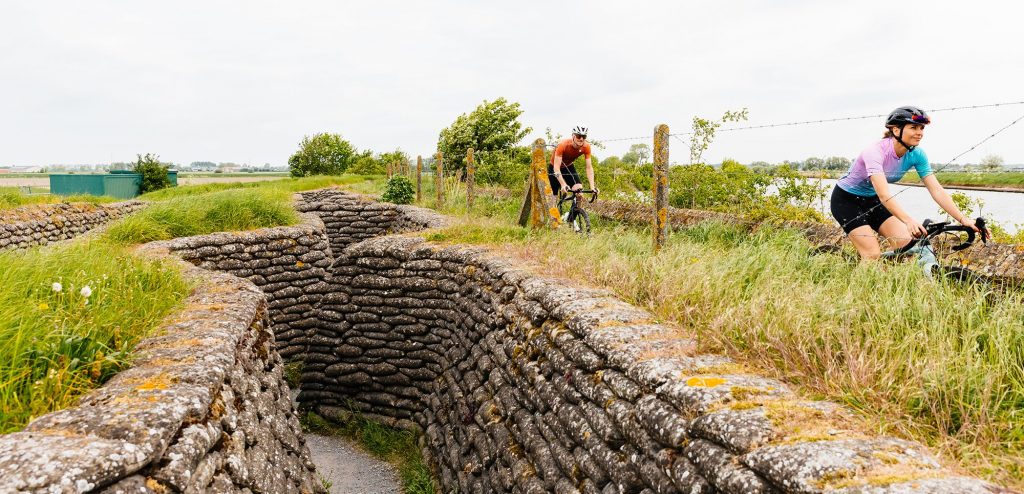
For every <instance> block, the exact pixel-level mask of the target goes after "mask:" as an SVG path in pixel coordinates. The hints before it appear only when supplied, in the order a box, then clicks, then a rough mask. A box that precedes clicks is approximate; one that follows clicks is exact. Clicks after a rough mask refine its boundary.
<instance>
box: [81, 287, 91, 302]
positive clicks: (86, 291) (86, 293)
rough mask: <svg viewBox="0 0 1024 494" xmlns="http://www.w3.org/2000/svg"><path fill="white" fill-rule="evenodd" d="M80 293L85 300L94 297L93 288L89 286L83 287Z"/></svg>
mask: <svg viewBox="0 0 1024 494" xmlns="http://www.w3.org/2000/svg"><path fill="white" fill-rule="evenodd" d="M78 293H81V294H82V296H83V297H85V298H89V295H92V288H89V285H85V286H83V287H82V291H80V292H78ZM86 302H88V300H86Z"/></svg>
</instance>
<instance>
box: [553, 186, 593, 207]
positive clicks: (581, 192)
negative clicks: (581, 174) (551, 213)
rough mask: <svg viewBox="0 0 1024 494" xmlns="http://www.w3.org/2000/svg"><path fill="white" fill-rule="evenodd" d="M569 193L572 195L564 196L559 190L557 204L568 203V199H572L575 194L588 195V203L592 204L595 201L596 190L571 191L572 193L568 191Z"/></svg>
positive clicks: (562, 191)
mask: <svg viewBox="0 0 1024 494" xmlns="http://www.w3.org/2000/svg"><path fill="white" fill-rule="evenodd" d="M570 192H572V193H571V194H565V191H564V190H559V191H558V204H562V203H563V202H565V201H568V200H569V199H572V198H573V196H574V195H576V194H590V201H589V202H594V201H596V200H597V191H596V190H588V189H580V190H573V191H570Z"/></svg>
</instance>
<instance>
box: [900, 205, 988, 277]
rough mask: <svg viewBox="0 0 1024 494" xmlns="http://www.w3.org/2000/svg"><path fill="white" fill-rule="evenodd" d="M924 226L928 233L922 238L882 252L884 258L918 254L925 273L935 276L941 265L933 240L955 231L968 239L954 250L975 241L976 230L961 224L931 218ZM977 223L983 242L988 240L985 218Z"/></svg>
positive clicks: (918, 262)
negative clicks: (962, 233) (935, 221)
mask: <svg viewBox="0 0 1024 494" xmlns="http://www.w3.org/2000/svg"><path fill="white" fill-rule="evenodd" d="M923 225H924V228H925V231H926V232H927V234H926V235H925V236H923V237H921V238H917V239H914V240H911V241H910V243H908V244H907V245H905V246H903V247H900V248H898V249H894V250H891V251H888V252H883V253H882V258H883V259H893V258H897V257H900V256H903V255H917V265H918V266H920V267H921V269H922V270H923V271H924V275H925V276H926V277H928V278H933V277H934V276H933V274H934V273H935V271H937V270H939V268H940V267H941V266H940V265H939V260H938V257H937V256H936V255H935V249H933V248H932V240H933V239H935V238H936V237H938V236H939V235H942V234H944V233H954V232H965V233H967V240H966V241H964V242H963V243H961V244H959V245H956V246H953V247H952V250H953V251H954V252H956V251H960V250H964V249H966V248H968V247H970V246H971V244H973V243H974V239H975V233H974V230H972V229H970V228H968V227H965V226H960V225H950V224H949V222H948V221H943V222H940V223H933V222H932V221H931V220H924V223H923ZM975 225H977V226H978V229H979V230H981V241H982V242H983V243H985V242H987V241H988V236H989V233H988V229H987V228H985V219H984V218H978V219H976V220H975Z"/></svg>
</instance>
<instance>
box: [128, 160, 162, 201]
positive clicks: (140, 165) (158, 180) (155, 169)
mask: <svg viewBox="0 0 1024 494" xmlns="http://www.w3.org/2000/svg"><path fill="white" fill-rule="evenodd" d="M136 156H137V157H138V158H137V159H136V160H135V167H134V168H133V170H134V171H135V173H138V174H140V175H142V184H141V185H140V186H139V193H140V194H145V193H146V192H152V191H154V190H160V189H166V188H167V187H170V186H171V179H170V178H169V177H168V176H167V170H168V169H169V168H170V167H169V166H167V165H164V164H163V163H160V158H159V157H158V156H157V155H155V154H151V153H146V154H145V155H142V154H139V155H136Z"/></svg>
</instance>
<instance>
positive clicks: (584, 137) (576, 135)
mask: <svg viewBox="0 0 1024 494" xmlns="http://www.w3.org/2000/svg"><path fill="white" fill-rule="evenodd" d="M572 136H573V137H579V138H580V139H586V138H587V136H586V134H573V135H572Z"/></svg>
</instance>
